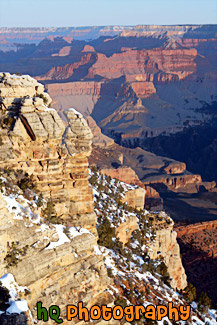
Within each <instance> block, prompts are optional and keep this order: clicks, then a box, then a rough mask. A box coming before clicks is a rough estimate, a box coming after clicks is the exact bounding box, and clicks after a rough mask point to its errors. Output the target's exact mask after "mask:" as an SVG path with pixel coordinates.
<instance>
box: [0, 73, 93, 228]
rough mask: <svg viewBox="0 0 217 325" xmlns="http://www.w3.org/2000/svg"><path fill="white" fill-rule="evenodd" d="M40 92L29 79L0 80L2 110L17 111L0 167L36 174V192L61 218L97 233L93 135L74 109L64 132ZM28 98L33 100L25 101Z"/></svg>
mask: <svg viewBox="0 0 217 325" xmlns="http://www.w3.org/2000/svg"><path fill="white" fill-rule="evenodd" d="M26 80H27V85H29V86H28V87H26V86H25V83H26ZM38 91H41V93H42V92H43V86H42V85H40V84H39V83H37V82H36V81H35V80H33V79H31V78H27V79H25V77H24V78H21V77H20V78H19V77H13V76H9V75H1V84H0V92H1V93H0V95H1V96H2V97H3V99H2V101H3V103H4V105H5V107H6V108H7V109H8V110H10V111H11V112H12V111H14V110H15V117H14V120H15V121H14V125H13V128H12V130H11V131H10V132H9V136H4V135H2V139H3V145H2V146H1V147H0V152H1V155H0V157H1V158H0V166H1V167H4V166H6V165H7V167H9V168H10V167H12V166H13V168H17V169H23V170H24V171H26V172H28V173H29V174H34V175H35V177H36V181H37V184H38V188H39V190H40V191H41V192H42V194H43V196H44V197H45V198H51V199H52V200H53V201H54V202H55V206H56V212H57V213H58V215H59V216H61V218H63V219H68V220H69V222H70V224H72V225H76V226H78V225H80V226H83V225H85V227H86V228H88V229H90V230H92V231H93V232H94V233H95V232H96V230H95V223H96V217H95V215H94V213H93V200H92V190H91V189H90V188H89V186H88V175H89V172H88V160H87V157H88V156H89V155H90V153H91V143H92V133H91V131H90V129H89V127H88V125H87V122H86V121H85V120H84V119H83V117H82V116H81V114H80V113H78V112H76V111H75V110H73V109H72V110H70V109H69V110H68V112H66V116H67V119H68V123H69V125H68V126H67V127H66V128H65V125H64V124H63V122H62V120H61V119H60V117H59V116H58V114H57V112H56V111H55V110H54V109H50V108H47V107H46V106H45V105H44V104H43V100H41V98H38V97H37V95H38ZM28 93H29V94H30V95H29V96H31V97H30V98H25V99H23V96H27V94H28ZM39 95H40V93H39ZM43 96H44V95H43ZM14 101H16V103H18V104H16V105H20V106H19V108H18V110H17V106H15V105H14V107H13V105H12V106H11V103H9V104H7V102H12V103H13V102H14ZM41 101H42V102H41ZM19 103H20V104H19ZM27 105H28V106H27ZM4 139H5V141H4ZM78 214H79V217H78Z"/></svg>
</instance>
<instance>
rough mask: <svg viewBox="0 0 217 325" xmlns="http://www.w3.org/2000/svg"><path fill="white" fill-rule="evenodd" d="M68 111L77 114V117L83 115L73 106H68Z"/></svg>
mask: <svg viewBox="0 0 217 325" xmlns="http://www.w3.org/2000/svg"><path fill="white" fill-rule="evenodd" d="M68 111H72V112H73V113H75V114H76V115H78V116H79V117H83V115H82V114H81V113H79V112H78V111H77V110H76V109H75V108H72V107H71V108H69V109H68Z"/></svg>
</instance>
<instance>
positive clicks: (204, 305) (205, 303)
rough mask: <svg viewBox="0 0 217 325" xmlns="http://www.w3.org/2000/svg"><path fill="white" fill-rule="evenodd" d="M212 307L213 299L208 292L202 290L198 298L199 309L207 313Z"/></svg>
mask: <svg viewBox="0 0 217 325" xmlns="http://www.w3.org/2000/svg"><path fill="white" fill-rule="evenodd" d="M210 307H211V299H210V298H209V297H208V295H207V293H206V292H202V293H201V295H200V297H199V299H198V310H199V311H200V312H201V313H207V312H208V308H210Z"/></svg>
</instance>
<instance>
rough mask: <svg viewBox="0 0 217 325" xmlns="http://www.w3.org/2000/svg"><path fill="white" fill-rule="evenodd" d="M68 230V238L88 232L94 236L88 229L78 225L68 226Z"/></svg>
mask: <svg viewBox="0 0 217 325" xmlns="http://www.w3.org/2000/svg"><path fill="white" fill-rule="evenodd" d="M69 232H70V238H73V237H76V236H81V235H83V234H90V235H91V236H94V235H93V234H92V233H91V232H90V231H89V230H87V229H85V228H80V227H71V228H69Z"/></svg>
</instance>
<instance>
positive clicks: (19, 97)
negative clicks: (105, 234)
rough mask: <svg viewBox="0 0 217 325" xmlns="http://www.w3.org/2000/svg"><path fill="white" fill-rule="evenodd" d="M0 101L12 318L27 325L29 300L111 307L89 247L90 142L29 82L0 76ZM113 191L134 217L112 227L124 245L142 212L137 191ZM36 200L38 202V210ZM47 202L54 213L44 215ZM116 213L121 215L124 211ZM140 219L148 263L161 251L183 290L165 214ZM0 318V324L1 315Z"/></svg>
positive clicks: (5, 264) (1, 206)
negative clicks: (13, 285)
mask: <svg viewBox="0 0 217 325" xmlns="http://www.w3.org/2000/svg"><path fill="white" fill-rule="evenodd" d="M0 96H1V104H2V105H1V111H0V114H1V116H0V117H1V119H0V120H1V128H0V139H1V145H0V171H1V178H0V179H1V189H2V191H1V193H0V237H1V241H0V243H1V244H0V253H1V261H2V263H1V267H0V276H1V279H2V278H3V279H4V277H5V276H6V275H5V274H9V275H7V276H10V277H11V276H12V275H13V277H14V278H15V279H16V282H17V283H18V284H19V286H21V287H19V286H18V285H17V287H18V288H21V289H20V290H21V292H20V293H19V295H18V298H19V299H22V300H21V301H22V302H24V301H26V302H27V303H28V308H27V309H25V310H24V311H25V312H26V314H23V313H22V314H21V316H17V317H18V319H17V321H18V322H19V317H22V315H26V317H27V318H28V324H33V323H34V319H35V318H36V310H35V305H36V302H37V301H41V302H42V303H43V305H44V306H46V307H49V306H50V305H51V304H57V305H59V306H60V308H61V309H63V308H64V306H65V305H66V304H67V302H68V301H70V302H71V303H73V302H74V303H76V301H79V300H82V301H84V303H85V305H86V306H87V307H88V306H92V305H93V304H100V305H101V304H108V305H111V306H112V305H114V300H115V292H116V291H117V288H116V289H112V288H113V286H114V285H115V283H114V282H113V280H112V279H111V277H108V275H107V270H106V268H107V267H106V264H105V262H104V261H105V256H104V255H103V254H102V253H101V251H100V247H99V246H98V245H97V241H98V239H99V238H98V234H97V228H96V226H97V215H96V212H97V211H96V210H94V200H93V189H92V187H90V186H89V181H88V178H89V170H88V159H87V158H88V156H89V155H90V154H91V150H92V148H91V145H92V137H93V136H92V133H91V131H90V128H89V127H88V124H87V122H86V120H85V119H84V118H83V117H82V115H81V114H80V113H79V112H77V111H76V110H75V109H73V108H71V109H70V108H69V109H68V110H67V111H66V112H65V115H66V118H67V124H65V123H64V122H63V121H62V120H61V118H60V117H59V115H58V113H57V112H56V110H55V109H53V108H50V107H48V106H47V105H49V104H50V102H51V98H50V96H49V95H48V94H47V93H45V92H44V86H43V85H42V84H40V83H38V82H37V81H36V80H35V79H33V78H31V77H30V76H17V75H10V74H9V73H1V74H0ZM9 121H10V123H9ZM30 175H32V177H30ZM102 176H103V175H102ZM116 181H117V180H116ZM116 181H115V180H114V179H113V182H116ZM34 184H37V187H35V185H34ZM96 184H97V183H96ZM121 186H124V189H125V190H124V193H125V194H124V199H123V202H122V204H123V205H124V204H125V205H126V202H129V207H131V208H132V209H133V211H134V212H133V214H132V212H131V214H130V215H131V221H132V223H130V222H125V221H124V220H122V219H120V220H118V223H119V224H120V228H119V230H118V232H117V234H119V235H118V236H119V238H120V240H122V242H123V243H124V244H126V243H128V241H129V240H130V237H131V236H130V235H129V234H132V233H133V231H134V230H136V229H139V226H138V219H137V218H138V217H136V214H135V213H144V201H145V190H144V189H143V188H139V187H138V186H137V187H135V188H132V186H131V187H130V186H129V185H127V184H123V185H121ZM118 189H119V186H117V187H116V188H115V190H116V191H117V190H118ZM35 192H36V193H38V194H36V193H35ZM95 192H96V190H95ZM39 193H40V195H42V197H43V199H42V202H41V204H39ZM104 195H106V194H104ZM114 195H115V194H114ZM46 202H47V203H46ZM49 202H50V204H51V203H52V206H53V208H52V209H54V210H55V211H54V212H53V211H52V212H51V209H50V210H49V207H50V206H51V205H49ZM45 203H46V204H47V207H46V206H45ZM111 208H112V205H111ZM49 211H50V212H49ZM116 211H117V210H116ZM140 211H141V212H140ZM124 213H126V214H127V213H128V214H129V212H127V210H126V212H124ZM148 217H149V218H150V221H149V223H150V222H151V225H150V227H151V229H152V228H153V229H154V230H155V233H156V238H155V243H157V246H156V245H152V246H151V240H149V241H150V242H149V241H148V242H147V247H149V248H148V251H149V250H150V257H149V258H150V259H151V260H155V259H157V258H158V255H159V251H161V258H162V260H164V262H165V265H166V266H167V267H168V273H169V275H170V277H171V280H170V281H171V286H172V287H173V288H175V289H176V288H177V289H184V288H185V287H186V285H187V282H186V275H185V271H184V268H183V266H182V262H181V258H180V252H179V246H178V244H177V241H176V233H175V232H174V231H173V222H172V220H171V218H169V217H168V216H167V215H166V214H165V213H161V214H159V216H158V214H153V215H152V214H150V215H149V216H148ZM49 218H50V219H49ZM52 218H54V221H53V222H52ZM153 218H155V219H156V220H155V222H152V221H151V220H152V219H153ZM158 218H159V220H158ZM113 221H114V220H113ZM140 223H141V224H142V221H140ZM124 233H125V234H128V236H126V235H124ZM168 234H170V236H168ZM150 236H151V235H150ZM156 249H157V251H156ZM11 250H12V251H13V255H11ZM107 254H108V253H107ZM10 274H11V275H10ZM14 278H13V279H14ZM13 281H14V280H13ZM22 288H26V289H25V290H24V289H22ZM22 290H23V293H22ZM26 290H27V291H26ZM26 292H28V294H27V293H26ZM19 299H18V300H16V301H12V302H11V304H12V305H13V304H16V303H17V301H19ZM153 299H155V295H154V293H153ZM2 314H3V315H2ZM19 314H20V312H19ZM31 315H32V316H31ZM63 316H64V315H63ZM0 317H1V320H2V321H3V318H4V317H6V315H5V313H4V312H3V313H1V315H0ZM8 317H9V320H8V321H10V317H12V318H11V319H13V317H14V315H13V313H12V314H11V316H10V315H8ZM23 317H24V316H23ZM64 317H65V316H64ZM20 320H21V318H20ZM41 323H42V322H38V324H41ZM49 323H50V322H49ZM67 323H69V322H67V321H66V320H65V319H64V324H67ZM70 323H71V322H70ZM73 323H77V320H76V321H75V322H73ZM104 323H105V322H104V321H101V322H100V324H104ZM24 324H26V322H25V319H24ZM110 324H119V322H118V321H115V320H114V321H111V322H110ZM126 324H127V323H126Z"/></svg>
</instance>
